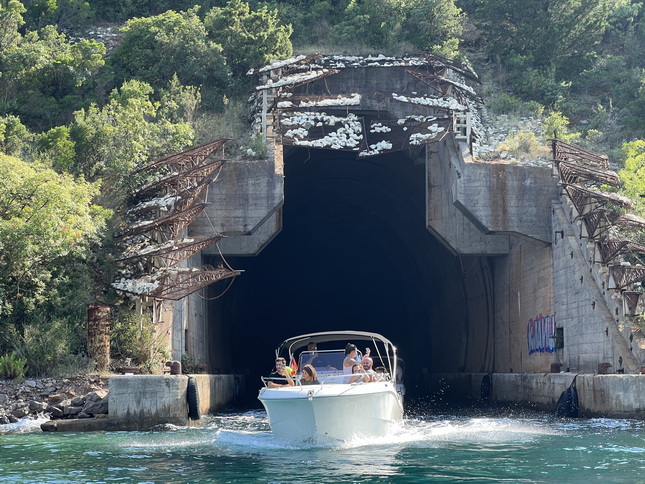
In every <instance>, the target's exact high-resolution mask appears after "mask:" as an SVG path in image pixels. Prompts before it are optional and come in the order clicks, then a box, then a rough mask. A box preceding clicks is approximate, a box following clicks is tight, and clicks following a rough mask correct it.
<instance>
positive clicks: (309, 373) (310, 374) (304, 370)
mask: <svg viewBox="0 0 645 484" xmlns="http://www.w3.org/2000/svg"><path fill="white" fill-rule="evenodd" d="M302 371H303V372H304V373H306V374H307V375H309V376H314V375H313V374H312V373H311V370H310V369H309V368H303V369H302Z"/></svg>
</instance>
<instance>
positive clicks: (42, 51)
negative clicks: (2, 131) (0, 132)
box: [0, 26, 105, 130]
mask: <svg viewBox="0 0 645 484" xmlns="http://www.w3.org/2000/svg"><path fill="white" fill-rule="evenodd" d="M104 54H105V46H104V45H103V44H102V43H99V42H96V41H94V40H82V41H79V42H74V43H70V42H68V40H67V38H66V36H65V34H62V33H59V32H57V30H56V28H55V27H54V26H47V27H45V28H44V29H42V30H40V31H38V32H28V33H27V34H26V35H25V36H24V37H21V38H20V39H19V40H18V41H17V42H16V44H15V45H14V46H13V47H12V48H11V49H9V50H8V51H6V52H5V54H4V55H3V56H2V68H3V69H2V74H3V75H2V76H1V77H0V93H2V99H4V103H3V104H0V114H14V115H16V116H19V117H20V118H21V120H22V122H23V123H25V124H26V125H27V126H29V127H30V128H31V129H32V130H33V129H38V128H49V127H53V126H56V125H58V124H65V123H66V122H68V121H69V118H68V116H69V114H70V112H71V111H72V110H73V109H77V108H78V107H80V106H81V105H82V102H83V101H84V94H85V93H86V92H85V89H86V88H87V86H88V85H89V84H90V83H91V80H92V76H93V75H94V74H95V73H96V72H97V71H98V70H99V69H100V68H101V67H102V66H103V64H104V61H103V56H104Z"/></svg>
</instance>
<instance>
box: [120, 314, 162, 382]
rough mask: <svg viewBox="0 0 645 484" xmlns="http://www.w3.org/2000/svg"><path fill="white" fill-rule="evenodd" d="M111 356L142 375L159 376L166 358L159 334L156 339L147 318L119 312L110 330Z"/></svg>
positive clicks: (153, 326) (152, 327) (150, 321)
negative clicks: (153, 374)
mask: <svg viewBox="0 0 645 484" xmlns="http://www.w3.org/2000/svg"><path fill="white" fill-rule="evenodd" d="M110 336H111V338H110V341H111V345H110V346H111V352H112V356H113V357H115V358H120V359H129V360H131V361H132V364H134V365H137V366H138V367H139V369H140V370H141V371H142V372H143V373H159V372H161V369H162V368H163V363H164V362H165V361H166V360H168V359H169V358H170V355H169V354H168V352H167V351H166V349H165V346H164V344H163V340H162V338H163V336H164V335H163V334H162V335H157V334H156V331H155V324H154V323H153V322H152V319H151V318H150V316H149V315H146V314H143V315H140V314H137V313H136V312H135V311H132V310H123V311H122V312H121V313H119V314H117V315H116V316H115V318H114V320H113V321H112V326H111V334H110Z"/></svg>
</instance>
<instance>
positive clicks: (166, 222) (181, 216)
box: [117, 203, 208, 241]
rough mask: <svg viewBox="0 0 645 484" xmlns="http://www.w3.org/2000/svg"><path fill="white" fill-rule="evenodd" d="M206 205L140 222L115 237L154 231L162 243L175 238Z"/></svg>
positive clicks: (198, 205)
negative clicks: (159, 236) (160, 237)
mask: <svg viewBox="0 0 645 484" xmlns="http://www.w3.org/2000/svg"><path fill="white" fill-rule="evenodd" d="M206 205H208V204H206V203H200V204H196V205H193V206H192V207H190V208H188V209H186V210H183V211H181V212H175V213H173V214H171V215H168V216H166V217H161V218H158V219H152V220H142V221H141V222H138V223H136V224H133V225H131V226H129V227H128V228H126V229H125V230H124V231H123V232H121V233H120V234H118V235H117V237H118V238H125V237H133V236H135V235H141V234H145V233H148V232H151V231H153V230H154V231H156V232H157V233H158V234H160V235H161V236H162V239H163V240H164V241H167V240H169V239H172V238H175V237H177V236H178V235H179V234H180V233H181V232H183V231H184V229H185V228H186V227H188V225H190V223H191V222H192V221H193V220H195V218H197V216H198V215H199V214H200V213H201V212H202V211H203V210H204V208H206Z"/></svg>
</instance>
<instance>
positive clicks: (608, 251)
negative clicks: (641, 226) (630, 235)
mask: <svg viewBox="0 0 645 484" xmlns="http://www.w3.org/2000/svg"><path fill="white" fill-rule="evenodd" d="M597 243H598V251H599V252H600V257H601V258H602V262H603V263H604V264H608V263H609V262H611V261H612V260H613V259H615V258H616V257H618V256H619V255H625V254H630V253H637V254H641V255H645V245H642V244H637V243H636V242H632V241H630V240H625V239H617V238H606V239H603V240H600V241H598V242H597Z"/></svg>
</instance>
